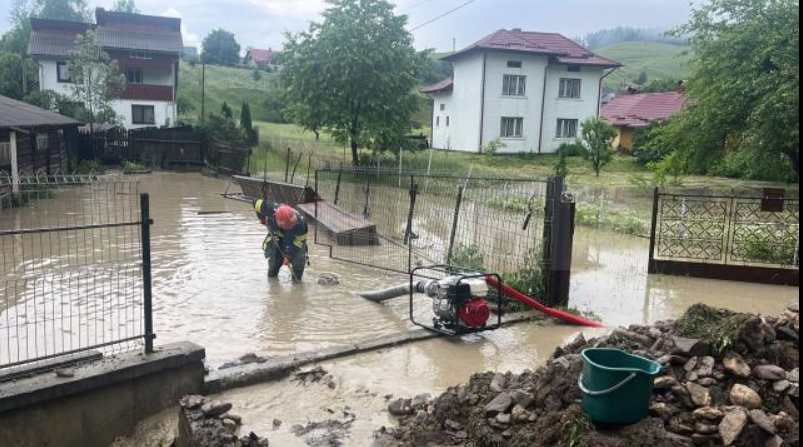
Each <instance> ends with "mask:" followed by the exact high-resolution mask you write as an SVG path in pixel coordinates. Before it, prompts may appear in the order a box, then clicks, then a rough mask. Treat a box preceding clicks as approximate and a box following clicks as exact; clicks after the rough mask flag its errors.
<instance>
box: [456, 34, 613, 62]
mask: <svg viewBox="0 0 803 447" xmlns="http://www.w3.org/2000/svg"><path fill="white" fill-rule="evenodd" d="M479 50H501V51H513V52H519V53H531V54H542V55H545V56H551V57H552V58H553V59H554V61H555V62H557V63H560V64H568V65H588V66H596V67H603V68H617V67H621V66H622V64H620V63H619V62H616V61H614V60H611V59H606V58H604V57H602V56H600V55H598V54H595V53H593V52H591V51H589V50H588V49H587V48H585V47H583V46H582V45H580V44H578V43H576V42H574V41H573V40H571V39H569V38H567V37H565V36H562V35H560V34H557V33H540V32H530V31H519V30H505V29H503V30H499V31H497V32H495V33H493V34H491V35H490V36H488V37H485V38H484V39H482V40H480V41H478V42H476V43H474V44H473V45H470V46H469V47H468V48H465V49H463V50H461V51H459V52H457V53H454V54H451V55H449V56H446V57H445V58H443V59H444V60H447V61H449V60H451V61H453V60H456V59H459V58H460V57H463V56H465V55H467V54H469V53H472V52H475V51H479Z"/></svg>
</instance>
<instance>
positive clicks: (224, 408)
mask: <svg viewBox="0 0 803 447" xmlns="http://www.w3.org/2000/svg"><path fill="white" fill-rule="evenodd" d="M232 407H233V405H232V404H229V403H223V402H218V401H212V402H207V403H205V404H204V405H203V406H201V412H202V413H203V414H204V416H206V417H208V418H214V417H218V416H220V415H222V414H226V413H228V412H229V411H230V410H231V409H232Z"/></svg>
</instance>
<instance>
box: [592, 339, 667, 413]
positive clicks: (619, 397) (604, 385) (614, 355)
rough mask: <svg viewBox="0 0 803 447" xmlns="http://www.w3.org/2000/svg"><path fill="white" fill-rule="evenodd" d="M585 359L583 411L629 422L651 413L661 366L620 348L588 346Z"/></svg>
mask: <svg viewBox="0 0 803 447" xmlns="http://www.w3.org/2000/svg"><path fill="white" fill-rule="evenodd" d="M583 360H584V361H585V367H584V369H583V374H582V375H580V381H579V385H580V390H581V391H582V392H583V410H584V411H585V413H586V414H587V415H588V416H589V417H590V418H591V419H592V420H593V421H595V422H599V423H603V424H617V425H619V424H622V425H628V424H635V423H637V422H639V421H641V420H643V419H645V418H647V416H649V413H650V402H651V400H652V393H653V390H654V386H655V378H656V377H657V376H658V375H659V374H660V373H661V365H659V364H658V363H655V362H653V361H652V360H648V359H645V358H642V357H638V356H635V355H631V354H628V353H626V352H624V351H620V350H618V349H587V350H585V351H583Z"/></svg>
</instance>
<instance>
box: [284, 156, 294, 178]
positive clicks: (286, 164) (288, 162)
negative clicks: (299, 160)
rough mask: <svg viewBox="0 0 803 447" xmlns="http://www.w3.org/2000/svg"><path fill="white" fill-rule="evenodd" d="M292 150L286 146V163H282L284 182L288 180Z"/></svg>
mask: <svg viewBox="0 0 803 447" xmlns="http://www.w3.org/2000/svg"><path fill="white" fill-rule="evenodd" d="M292 154H293V150H292V149H290V148H289V147H288V148H287V163H285V165H284V182H285V183H288V182H289V181H290V158H291V157H292Z"/></svg>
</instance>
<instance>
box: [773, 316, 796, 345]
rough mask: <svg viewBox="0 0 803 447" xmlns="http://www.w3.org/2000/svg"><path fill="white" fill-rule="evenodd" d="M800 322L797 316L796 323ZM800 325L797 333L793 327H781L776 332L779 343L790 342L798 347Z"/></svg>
mask: <svg viewBox="0 0 803 447" xmlns="http://www.w3.org/2000/svg"><path fill="white" fill-rule="evenodd" d="M799 320H800V315H798V316H797V318H796V321H799ZM799 326H800V325H798V328H797V331H796V330H795V328H794V327H793V326H781V327H779V328H778V329H776V331H777V332H778V340H781V341H791V342H792V343H794V344H795V345H798V347H799V345H800V327H799Z"/></svg>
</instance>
